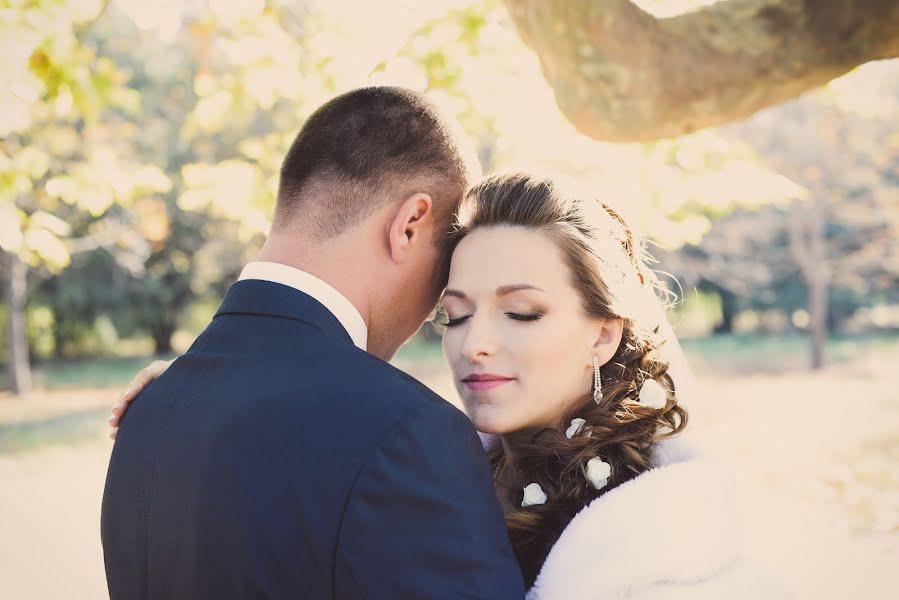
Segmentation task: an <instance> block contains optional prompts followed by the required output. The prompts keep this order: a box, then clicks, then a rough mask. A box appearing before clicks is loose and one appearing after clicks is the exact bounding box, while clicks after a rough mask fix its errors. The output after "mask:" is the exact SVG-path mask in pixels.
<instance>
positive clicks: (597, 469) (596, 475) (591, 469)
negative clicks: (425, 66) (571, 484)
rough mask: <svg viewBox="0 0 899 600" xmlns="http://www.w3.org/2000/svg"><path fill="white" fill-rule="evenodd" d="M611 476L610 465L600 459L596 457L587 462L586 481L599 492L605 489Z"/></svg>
mask: <svg viewBox="0 0 899 600" xmlns="http://www.w3.org/2000/svg"><path fill="white" fill-rule="evenodd" d="M611 476H612V465H610V464H609V463H607V462H606V461H604V460H603V459H601V458H600V457H598V456H597V457H595V458H591V459H590V460H588V461H587V481H589V482H590V485H592V486H593V487H595V488H596V489H598V490H601V489H602V488H604V487H606V485H607V484H608V483H609V477H611Z"/></svg>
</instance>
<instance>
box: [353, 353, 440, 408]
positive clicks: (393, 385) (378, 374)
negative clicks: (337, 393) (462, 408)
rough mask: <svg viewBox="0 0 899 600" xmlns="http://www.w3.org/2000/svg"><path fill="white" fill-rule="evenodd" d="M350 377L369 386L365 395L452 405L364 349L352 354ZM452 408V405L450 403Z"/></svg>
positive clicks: (423, 403)
mask: <svg viewBox="0 0 899 600" xmlns="http://www.w3.org/2000/svg"><path fill="white" fill-rule="evenodd" d="M348 366H350V368H349V369H348V371H347V373H346V375H347V380H348V381H352V380H353V379H354V378H355V379H356V382H355V383H362V384H363V385H365V386H367V388H366V395H367V396H369V397H371V398H372V399H373V400H375V401H385V402H390V403H391V404H395V403H396V402H398V401H399V402H407V403H409V404H412V405H427V404H438V405H441V406H442V405H444V404H446V405H449V403H448V402H447V401H446V400H444V399H443V398H441V397H440V396H439V395H438V394H437V393H436V392H434V391H433V390H431V389H430V388H429V387H428V386H426V385H425V384H424V383H422V382H420V381H419V380H417V379H415V378H414V377H412V376H411V375H409V374H408V373H406V372H405V371H402V370H400V369H398V368H397V367H395V366H393V365H391V364H390V363H387V362H385V361H383V360H381V359H379V358H377V357H375V356H373V355H371V354H369V353H367V352H363V351H361V350H359V351H355V352H353V353H352V359H351V365H348ZM449 406H451V407H452V405H449Z"/></svg>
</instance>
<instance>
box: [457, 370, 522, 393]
mask: <svg viewBox="0 0 899 600" xmlns="http://www.w3.org/2000/svg"><path fill="white" fill-rule="evenodd" d="M514 379H515V378H514V377H506V376H505V375H494V374H492V373H479V374H476V375H469V376H468V377H465V378H463V379H462V383H464V384H465V385H466V386H468V389H470V390H472V391H475V392H480V391H483V390H490V389H493V388H495V387H499V386H501V385H503V384H504V383H509V382H510V381H513V380H514Z"/></svg>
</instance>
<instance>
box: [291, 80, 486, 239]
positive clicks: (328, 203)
mask: <svg viewBox="0 0 899 600" xmlns="http://www.w3.org/2000/svg"><path fill="white" fill-rule="evenodd" d="M470 175H471V174H470V173H469V170H468V166H467V163H466V160H465V159H464V158H463V155H462V152H461V150H460V144H459V140H458V139H457V136H456V135H454V133H453V132H452V127H451V126H450V124H449V123H448V122H446V121H445V120H444V119H443V118H442V116H441V115H440V114H439V112H438V111H437V109H436V108H435V107H434V106H433V105H432V104H431V103H430V102H429V101H428V100H427V99H426V98H425V97H424V96H423V95H422V94H419V93H416V92H413V91H411V90H407V89H403V88H399V87H366V88H360V89H357V90H353V91H351V92H348V93H345V94H343V95H340V96H337V97H336V98H334V99H332V100H330V101H329V102H327V103H326V104H324V105H323V106H321V107H320V108H319V109H318V110H316V111H315V112H314V113H313V114H312V115H311V116H310V117H309V119H308V120H307V121H306V123H305V124H304V125H303V128H302V129H301V130H300V133H299V134H298V135H297V137H296V139H295V140H294V142H293V144H292V145H291V147H290V150H289V151H288V153H287V156H286V157H285V159H284V163H283V164H282V165H281V179H280V183H279V186H278V201H277V206H276V209H275V221H274V227H275V228H278V227H287V226H291V227H293V226H297V224H299V227H300V228H301V231H303V233H304V234H306V235H311V236H313V237H315V238H317V239H318V240H324V239H328V238H331V237H335V236H337V235H339V234H341V233H343V232H344V231H346V230H348V229H349V228H351V227H352V226H354V225H356V224H358V223H360V222H361V221H363V220H364V219H365V218H366V217H368V216H370V215H371V214H373V213H374V212H375V211H376V210H377V209H378V208H379V207H381V206H383V205H384V204H386V203H387V202H389V201H392V200H400V199H402V198H405V197H408V196H410V195H412V194H414V193H416V192H424V193H427V194H429V195H430V196H431V199H432V201H433V207H432V210H433V211H434V215H435V220H436V221H437V226H438V227H441V228H443V232H445V233H446V234H448V233H449V231H450V230H451V228H452V218H453V214H454V213H455V210H456V208H457V206H458V203H459V201H460V200H461V198H462V194H463V192H464V191H465V188H466V187H467V185H468V180H469V177H470Z"/></svg>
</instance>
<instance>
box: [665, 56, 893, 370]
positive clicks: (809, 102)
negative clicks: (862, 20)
mask: <svg viewBox="0 0 899 600" xmlns="http://www.w3.org/2000/svg"><path fill="white" fill-rule="evenodd" d="M869 75H876V81H877V82H878V85H879V86H881V87H882V88H883V89H882V91H883V94H881V96H882V97H883V98H884V99H886V102H884V103H881V104H876V103H874V101H875V100H876V97H877V95H878V94H874V93H872V90H871V89H869V86H868V85H867V84H866V81H871V78H870V77H867V76H866V74H865V73H864V72H859V73H858V74H857V76H854V77H853V78H852V80H851V81H847V82H846V86H845V87H847V88H851V87H855V88H858V89H859V90H860V96H863V97H864V104H863V105H857V104H854V103H852V102H849V103H847V102H844V100H846V98H843V97H841V96H842V95H841V93H840V90H839V89H835V90H831V91H829V92H827V93H819V94H815V95H812V96H808V97H805V98H803V99H801V100H798V101H793V102H789V103H787V104H784V105H783V106H780V107H777V108H774V109H771V110H769V111H766V112H764V113H760V114H759V115H756V116H755V117H753V118H751V119H749V120H747V121H746V122H743V123H740V124H734V125H731V126H729V127H728V128H727V129H726V131H727V133H728V134H729V135H733V136H737V137H739V138H740V139H742V140H744V141H747V142H749V143H751V144H752V145H753V146H754V147H755V148H756V149H757V151H758V152H759V153H760V154H761V155H762V156H764V157H765V160H766V161H768V162H769V163H770V164H771V165H772V166H774V167H776V168H777V169H778V171H780V172H781V173H784V174H785V175H787V176H788V177H790V178H791V179H792V180H793V181H796V182H798V183H800V184H802V191H801V193H800V194H797V195H796V198H795V199H794V200H793V201H792V202H789V203H784V202H781V203H776V204H773V205H768V206H764V207H762V208H760V209H758V210H754V211H744V210H738V211H735V212H733V213H730V214H728V215H725V216H722V217H720V218H719V219H717V220H716V221H715V222H714V223H713V225H712V228H711V230H710V231H709V233H707V234H706V235H705V236H704V237H703V239H702V241H701V242H700V243H699V244H696V245H691V246H688V247H686V248H684V249H683V250H681V251H679V252H676V253H675V254H674V255H668V256H666V257H665V266H666V268H668V269H670V270H673V271H674V272H676V273H678V274H679V275H681V276H682V277H683V279H684V280H685V283H686V284H687V286H688V287H689V286H692V285H697V286H698V287H701V288H704V289H712V290H720V291H721V292H722V297H724V296H726V295H728V294H732V295H733V296H735V297H736V298H737V299H739V301H740V303H741V304H742V305H743V306H745V307H755V308H766V307H778V308H780V309H782V310H783V311H784V312H785V313H786V314H787V315H788V316H790V315H795V314H799V313H797V311H800V312H801V311H803V310H804V311H806V312H807V315H808V322H807V323H804V322H802V319H800V323H799V325H800V326H801V327H803V328H807V329H808V330H809V332H810V341H811V344H810V350H811V364H812V366H813V367H814V368H818V367H820V366H822V365H823V364H824V362H825V356H824V347H825V341H826V338H827V334H828V331H832V330H833V328H834V327H840V326H841V324H842V323H843V322H844V321H845V320H846V319H847V318H849V317H850V316H851V315H852V313H854V312H855V311H856V310H857V309H859V308H862V307H866V306H869V305H871V304H872V303H875V302H883V303H889V302H896V301H897V299H899V175H897V173H899V127H897V123H899V97H897V96H896V93H895V90H896V89H899V64H894V65H893V68H892V69H880V70H879V71H878V72H877V73H871V74H869Z"/></svg>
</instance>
